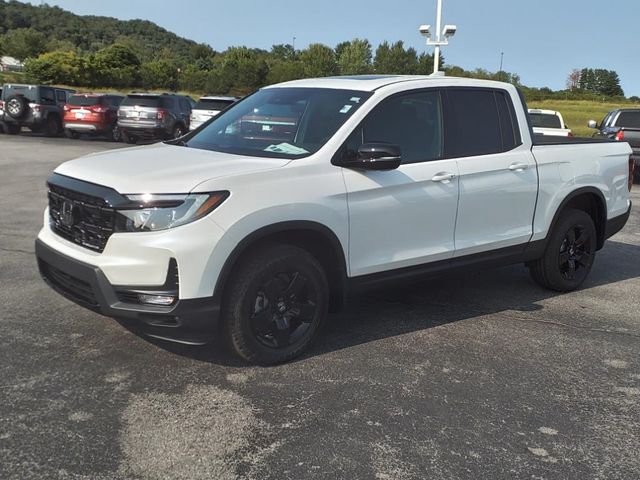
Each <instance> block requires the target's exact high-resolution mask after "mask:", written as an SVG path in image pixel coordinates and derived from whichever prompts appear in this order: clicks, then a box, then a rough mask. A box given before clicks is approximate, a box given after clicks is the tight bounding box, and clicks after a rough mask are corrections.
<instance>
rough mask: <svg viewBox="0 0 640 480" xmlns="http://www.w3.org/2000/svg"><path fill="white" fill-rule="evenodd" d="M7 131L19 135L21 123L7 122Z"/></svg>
mask: <svg viewBox="0 0 640 480" xmlns="http://www.w3.org/2000/svg"><path fill="white" fill-rule="evenodd" d="M5 125H6V131H7V133H8V134H9V135H17V134H18V133H20V125H16V124H15V123H7V124H5Z"/></svg>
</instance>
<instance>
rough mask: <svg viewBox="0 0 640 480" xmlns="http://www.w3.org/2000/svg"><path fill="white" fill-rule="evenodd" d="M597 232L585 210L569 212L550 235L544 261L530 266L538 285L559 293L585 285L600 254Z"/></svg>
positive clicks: (543, 257)
mask: <svg viewBox="0 0 640 480" xmlns="http://www.w3.org/2000/svg"><path fill="white" fill-rule="evenodd" d="M597 247H598V245H597V232H596V227H595V224H594V222H593V219H592V218H591V216H590V215H589V214H588V213H587V212H585V211H584V210H577V209H573V208H568V209H566V210H565V211H563V212H562V214H561V215H560V218H559V219H558V221H557V222H556V225H555V226H554V227H553V230H552V231H551V232H550V234H549V239H548V241H547V246H546V249H545V251H544V254H543V256H542V257H541V258H539V259H537V260H534V261H532V262H529V263H528V266H529V272H530V273H531V276H532V277H533V279H534V280H535V281H536V283H538V284H539V285H541V286H543V287H545V288H548V289H550V290H555V291H557V292H570V291H572V290H575V289H576V288H578V287H579V286H580V285H581V284H582V282H584V281H585V279H586V278H587V276H588V275H589V272H590V271H591V267H592V266H593V262H594V261H595V257H596V250H597Z"/></svg>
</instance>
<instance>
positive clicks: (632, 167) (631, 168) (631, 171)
mask: <svg viewBox="0 0 640 480" xmlns="http://www.w3.org/2000/svg"><path fill="white" fill-rule="evenodd" d="M635 171H636V162H635V161H634V160H633V155H632V156H630V157H629V191H631V187H632V186H633V176H634V174H635Z"/></svg>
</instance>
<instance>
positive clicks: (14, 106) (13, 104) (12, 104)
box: [4, 95, 29, 120]
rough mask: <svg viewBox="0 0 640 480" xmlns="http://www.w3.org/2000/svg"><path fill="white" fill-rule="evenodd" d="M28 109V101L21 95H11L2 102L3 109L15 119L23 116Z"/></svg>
mask: <svg viewBox="0 0 640 480" xmlns="http://www.w3.org/2000/svg"><path fill="white" fill-rule="evenodd" d="M28 110H29V101H28V100H27V99H26V98H24V97H23V96H22V95H12V96H10V97H9V98H7V101H6V102H5V104H4V111H5V112H6V113H7V115H9V116H10V117H11V118H15V119H16V120H18V119H20V118H22V117H24V116H25V115H26V114H27V111H28Z"/></svg>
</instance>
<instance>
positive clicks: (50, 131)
mask: <svg viewBox="0 0 640 480" xmlns="http://www.w3.org/2000/svg"><path fill="white" fill-rule="evenodd" d="M61 131H62V122H60V117H58V116H57V115H49V116H48V117H47V119H46V120H45V124H44V133H45V135H46V136H47V137H57V136H59V135H60V132H61Z"/></svg>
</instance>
